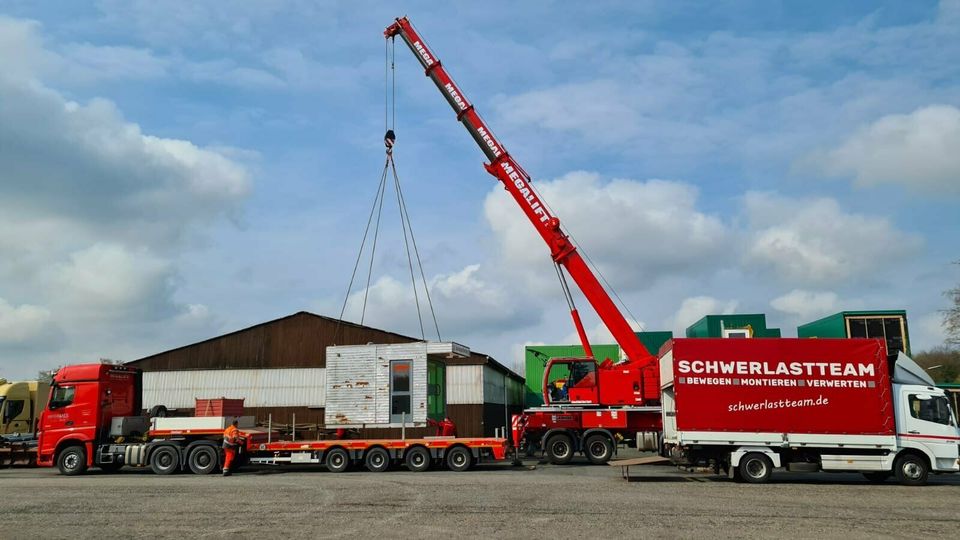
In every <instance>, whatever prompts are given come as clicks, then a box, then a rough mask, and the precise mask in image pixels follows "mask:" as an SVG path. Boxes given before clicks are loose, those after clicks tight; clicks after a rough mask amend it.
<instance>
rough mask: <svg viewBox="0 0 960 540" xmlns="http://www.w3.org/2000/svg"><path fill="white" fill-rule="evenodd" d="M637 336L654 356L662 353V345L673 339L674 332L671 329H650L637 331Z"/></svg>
mask: <svg viewBox="0 0 960 540" xmlns="http://www.w3.org/2000/svg"><path fill="white" fill-rule="evenodd" d="M637 337H638V338H639V339H640V343H643V346H644V347H646V348H647V351H649V352H650V354H652V355H654V356H659V355H660V347H663V344H664V343H666V342H668V341H670V340H671V339H673V332H670V331H649V332H637Z"/></svg>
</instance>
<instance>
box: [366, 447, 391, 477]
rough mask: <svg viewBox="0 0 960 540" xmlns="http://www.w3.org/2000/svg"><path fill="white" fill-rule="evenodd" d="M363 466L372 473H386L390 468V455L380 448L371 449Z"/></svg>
mask: <svg viewBox="0 0 960 540" xmlns="http://www.w3.org/2000/svg"><path fill="white" fill-rule="evenodd" d="M363 464H364V465H366V467H367V470H368V471H370V472H384V471H386V470H387V469H389V468H390V454H388V453H387V451H386V450H384V449H383V448H380V447H375V448H371V449H370V450H367V456H366V457H365V458H364V460H363Z"/></svg>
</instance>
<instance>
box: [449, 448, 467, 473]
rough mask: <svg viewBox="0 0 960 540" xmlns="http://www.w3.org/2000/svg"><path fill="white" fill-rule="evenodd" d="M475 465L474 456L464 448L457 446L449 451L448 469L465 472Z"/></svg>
mask: <svg viewBox="0 0 960 540" xmlns="http://www.w3.org/2000/svg"><path fill="white" fill-rule="evenodd" d="M471 465H473V456H472V455H470V451H469V450H467V449H466V448H464V447H462V446H455V447H453V448H451V449H450V450H448V451H447V468H449V469H450V470H451V471H455V472H463V471H465V470H467V469H469V468H470V466H471Z"/></svg>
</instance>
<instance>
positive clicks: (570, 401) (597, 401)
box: [384, 17, 661, 463]
mask: <svg viewBox="0 0 960 540" xmlns="http://www.w3.org/2000/svg"><path fill="white" fill-rule="evenodd" d="M384 36H385V37H386V38H387V39H394V38H395V37H396V36H400V37H401V38H402V39H403V41H404V42H405V43H406V44H407V46H409V47H410V50H411V51H412V52H413V53H414V55H415V56H416V57H417V60H419V61H420V64H421V65H422V66H423V68H424V70H425V73H426V76H427V77H430V79H432V80H433V82H434V83H435V84H436V85H437V88H439V89H440V93H441V94H443V97H444V98H446V100H447V102H448V103H449V104H450V106H451V107H453V110H454V112H455V113H456V115H457V120H458V121H460V123H462V124H463V126H464V127H465V128H467V132H469V133H470V136H471V137H473V139H474V141H476V142H477V144H478V145H479V146H480V149H481V150H482V151H483V153H484V154H485V155H486V157H487V159H488V160H489V163H486V164H484V167H485V168H486V170H487V172H488V173H490V174H491V175H493V176H494V177H496V178H497V180H499V181H500V182H502V183H503V185H504V188H505V189H506V190H507V191H508V192H510V195H512V196H513V198H514V200H515V201H516V202H517V204H518V205H520V208H521V209H522V210H523V212H524V214H526V216H527V218H528V219H529V220H530V223H531V224H532V225H533V226H534V228H535V229H536V230H537V232H538V233H540V236H541V237H542V238H543V240H544V242H546V243H547V246H548V247H549V248H550V256H551V257H552V258H553V261H554V264H555V265H556V267H557V273H558V275H559V276H560V281H561V285H562V287H563V290H564V294H565V296H566V299H567V302H568V305H569V306H570V315H571V316H572V318H573V324H574V326H575V327H576V330H577V334H578V335H579V336H580V341H581V342H582V343H583V349H584V352H585V353H586V354H587V356H588V357H589V358H555V359H552V360H550V361H549V362H548V364H547V366H546V369H545V370H544V379H543V398H544V406H543V407H538V408H533V409H528V410H525V411H524V413H523V414H521V415H515V416H514V417H513V420H512V438H513V444H514V447H515V448H516V449H518V450H519V449H524V448H525V449H528V450H530V449H533V448H535V447H539V448H542V449H543V450H544V451H545V452H546V454H547V456H548V457H549V458H550V460H551V461H552V462H554V463H566V462H568V461H570V459H571V458H572V457H573V455H574V454H575V453H576V452H577V451H581V452H583V453H584V454H585V455H586V456H587V457H588V458H589V459H590V461H592V462H594V463H604V462H606V461H608V460H609V459H610V457H611V456H612V455H613V453H614V451H615V448H616V443H617V441H618V440H620V439H623V438H633V437H634V436H638V434H639V433H640V432H648V431H653V432H657V431H659V430H660V424H661V420H660V407H659V405H660V383H659V372H658V368H657V357H656V356H654V355H652V354H650V352H649V351H647V349H646V348H645V347H644V346H643V344H642V343H641V342H640V340H639V339H638V338H637V336H636V334H634V332H633V329H632V328H631V327H630V324H629V323H627V320H626V319H625V318H624V316H623V314H622V313H621V312H620V310H619V309H617V306H616V304H614V302H613V300H612V299H611V298H610V296H609V295H608V294H607V292H606V290H604V288H603V286H602V285H601V284H600V282H599V281H598V280H597V278H596V276H594V274H593V272H592V271H591V270H590V268H589V267H588V266H587V264H586V262H585V261H584V260H583V257H581V255H580V253H578V252H577V248H576V247H575V246H574V244H573V242H572V241H571V240H570V237H569V236H568V235H567V234H566V233H565V232H564V231H563V229H562V228H561V227H560V220H559V219H558V218H557V217H556V216H554V215H552V213H551V211H550V209H549V208H548V207H547V206H546V205H545V204H544V202H543V200H542V199H541V198H540V196H539V195H538V194H537V192H536V190H535V189H534V188H533V185H532V184H531V181H530V180H531V179H530V175H529V174H527V172H526V171H524V170H523V168H522V167H521V166H520V164H519V163H517V161H516V160H515V159H514V158H513V156H511V155H510V153H509V152H507V150H506V148H504V146H503V144H501V143H500V141H499V140H498V139H497V138H496V137H495V136H494V134H493V132H492V131H491V130H490V128H489V127H488V126H487V124H486V123H485V122H484V121H483V119H482V118H481V117H480V115H479V114H478V113H477V111H476V110H475V109H474V106H473V104H472V103H470V101H469V100H468V99H467V97H466V96H465V95H464V93H463V92H462V91H461V90H460V88H459V87H458V86H457V84H456V83H455V82H454V81H453V79H452V78H451V77H450V75H449V74H448V73H447V70H446V69H445V68H444V66H443V64H442V63H441V62H440V59H439V58H438V57H437V55H436V54H434V53H433V51H432V50H431V49H430V48H429V47H428V46H427V44H426V42H425V41H424V40H423V38H422V37H421V36H420V34H419V33H418V32H417V31H416V30H415V29H414V28H413V25H412V24H411V23H410V21H409V20H408V19H407V18H406V17H402V18H398V19H396V21H395V22H394V23H393V24H391V25H390V26H389V27H387V29H386V30H385V31H384ZM392 136H393V133H392V132H388V137H392ZM390 142H392V140H391V141H390ZM564 270H565V271H566V272H567V273H568V274H569V275H570V277H572V278H573V281H574V282H575V283H576V284H577V286H578V287H580V290H581V291H582V292H583V295H584V296H585V297H586V298H587V300H588V301H589V302H590V305H592V306H593V308H594V310H595V311H596V312H597V315H599V316H600V319H601V320H602V321H603V323H604V324H605V325H606V326H607V328H608V329H609V330H610V333H611V334H612V335H613V337H614V339H615V340H616V341H617V343H618V344H619V345H620V347H621V348H622V350H623V351H624V353H626V356H627V360H626V361H625V362H619V363H615V362H614V361H613V360H611V359H609V358H608V359H606V360H604V361H603V362H602V363H600V364H598V363H597V362H596V360H594V359H593V353H592V351H591V348H590V343H589V341H588V340H587V335H586V332H585V331H584V328H583V323H582V322H581V320H580V315H579V313H578V312H577V309H576V306H575V305H574V304H573V299H572V297H571V295H570V290H569V288H568V286H567V284H566V280H565V277H564V274H563V271H564ZM559 366H564V367H566V369H567V370H568V372H569V375H568V376H567V377H566V378H565V380H563V382H562V383H561V384H562V385H563V386H562V387H560V388H558V387H556V386H555V385H554V384H553V383H555V382H556V381H553V383H552V382H551V380H550V373H551V371H553V368H555V367H559ZM557 371H559V370H557ZM647 440H649V438H648V439H647Z"/></svg>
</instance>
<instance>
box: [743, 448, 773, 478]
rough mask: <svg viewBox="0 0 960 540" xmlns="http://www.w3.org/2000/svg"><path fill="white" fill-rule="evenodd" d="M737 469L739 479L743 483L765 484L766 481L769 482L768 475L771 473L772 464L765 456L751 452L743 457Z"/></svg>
mask: <svg viewBox="0 0 960 540" xmlns="http://www.w3.org/2000/svg"><path fill="white" fill-rule="evenodd" d="M738 469H739V472H740V478H742V479H743V481H744V482H748V483H750V484H765V483H766V482H767V480H770V475H771V474H772V473H773V463H771V462H770V458H768V457H767V456H765V455H763V454H761V453H759V452H752V453H749V454H747V455H745V456H743V458H742V459H741V460H740V466H739V467H738Z"/></svg>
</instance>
